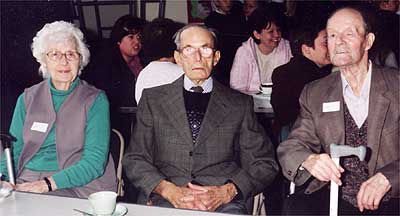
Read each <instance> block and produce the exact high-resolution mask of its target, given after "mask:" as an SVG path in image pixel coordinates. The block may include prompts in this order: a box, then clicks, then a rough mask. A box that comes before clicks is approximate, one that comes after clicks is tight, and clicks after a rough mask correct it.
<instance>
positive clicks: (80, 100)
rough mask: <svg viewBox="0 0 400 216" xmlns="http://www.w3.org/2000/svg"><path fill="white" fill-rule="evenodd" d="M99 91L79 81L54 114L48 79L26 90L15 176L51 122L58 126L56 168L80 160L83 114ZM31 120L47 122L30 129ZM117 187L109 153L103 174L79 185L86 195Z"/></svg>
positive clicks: (36, 146)
mask: <svg viewBox="0 0 400 216" xmlns="http://www.w3.org/2000/svg"><path fill="white" fill-rule="evenodd" d="M99 93H100V90H98V89H96V88H94V87H93V86H90V85H88V84H87V83H86V82H85V81H83V80H80V81H79V83H77V86H76V88H75V89H74V90H73V92H71V94H70V95H69V96H68V97H67V98H66V99H65V101H64V103H63V104H62V105H61V107H60V109H59V111H58V113H56V112H55V111H54V107H53V103H52V99H51V93H50V87H49V85H48V81H47V80H44V81H42V82H41V83H39V84H37V85H34V86H32V87H30V88H28V89H26V90H25V98H24V102H25V107H26V118H25V123H24V129H23V139H24V147H23V149H22V152H21V155H20V157H19V160H18V174H17V177H18V176H19V175H20V174H21V172H22V170H23V167H25V165H26V163H27V162H28V161H29V160H30V159H31V158H32V157H33V156H34V155H35V154H36V153H37V152H38V151H39V149H40V147H41V146H42V144H43V142H44V140H45V139H46V137H47V135H48V133H49V131H50V130H51V128H52V127H53V124H54V123H55V124H56V125H57V127H56V149H57V161H58V165H59V168H60V169H65V168H67V167H69V166H71V165H73V164H75V163H76V162H78V161H79V160H80V159H81V155H82V152H83V146H84V143H85V128H86V114H87V113H88V112H89V109H90V107H91V105H92V104H93V102H94V100H95V98H96V97H97V95H98V94H99ZM34 122H41V123H47V124H48V127H47V131H46V132H45V133H42V132H38V131H32V130H31V126H32V124H33V123H34ZM116 188H117V181H116V175H115V167H114V161H113V159H112V157H111V155H110V156H109V158H108V163H107V165H106V169H105V171H104V174H103V175H102V176H101V177H99V178H97V179H95V180H93V181H92V182H90V183H89V184H87V185H85V186H83V187H82V189H84V191H85V193H87V194H88V195H89V194H90V193H93V192H96V191H101V190H112V191H116Z"/></svg>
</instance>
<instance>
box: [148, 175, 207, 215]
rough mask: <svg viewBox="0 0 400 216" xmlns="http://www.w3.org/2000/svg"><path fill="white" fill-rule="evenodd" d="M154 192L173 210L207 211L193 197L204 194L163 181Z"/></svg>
mask: <svg viewBox="0 0 400 216" xmlns="http://www.w3.org/2000/svg"><path fill="white" fill-rule="evenodd" d="M154 192H156V193H158V194H160V195H161V196H162V197H163V198H165V199H166V200H168V201H169V202H170V203H171V204H172V205H173V206H174V207H175V208H186V209H198V210H207V209H206V207H205V206H204V205H203V204H202V203H201V202H200V201H199V200H198V199H197V198H196V197H195V195H196V194H200V193H204V192H201V191H193V190H191V189H189V188H188V187H186V186H181V187H179V186H176V185H175V184H173V183H171V182H168V181H165V180H163V181H161V183H160V184H159V185H158V186H157V187H156V189H155V190H154Z"/></svg>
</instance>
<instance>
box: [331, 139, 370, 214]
mask: <svg viewBox="0 0 400 216" xmlns="http://www.w3.org/2000/svg"><path fill="white" fill-rule="evenodd" d="M330 150H331V158H332V160H333V162H335V164H336V166H338V167H339V161H340V157H344V156H350V155H355V156H357V157H358V158H359V159H360V161H363V160H364V159H365V155H366V153H367V149H366V148H365V146H358V147H351V146H347V145H337V144H331V145H330ZM338 197H339V186H338V185H337V184H336V183H335V182H334V181H331V195H330V204H329V216H337V215H338V202H339V200H338Z"/></svg>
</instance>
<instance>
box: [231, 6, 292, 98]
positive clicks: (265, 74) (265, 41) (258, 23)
mask: <svg viewBox="0 0 400 216" xmlns="http://www.w3.org/2000/svg"><path fill="white" fill-rule="evenodd" d="M249 25H250V30H251V37H250V38H249V39H248V40H247V41H246V42H244V43H243V45H242V46H241V47H239V49H238V50H237V52H236V55H235V60H234V62H233V65H232V69H231V74H230V76H231V78H230V86H231V88H233V89H236V90H238V91H241V92H256V91H259V88H260V85H261V84H262V83H271V82H272V80H271V76H272V72H273V70H274V69H275V68H276V67H278V66H280V65H283V64H286V63H287V62H289V60H290V58H291V57H292V53H291V51H290V46H289V41H287V40H285V39H283V38H282V34H281V29H280V21H279V18H278V17H277V14H275V13H272V12H269V11H268V10H266V9H264V8H258V9H256V10H255V11H254V12H253V13H252V14H251V15H250V17H249Z"/></svg>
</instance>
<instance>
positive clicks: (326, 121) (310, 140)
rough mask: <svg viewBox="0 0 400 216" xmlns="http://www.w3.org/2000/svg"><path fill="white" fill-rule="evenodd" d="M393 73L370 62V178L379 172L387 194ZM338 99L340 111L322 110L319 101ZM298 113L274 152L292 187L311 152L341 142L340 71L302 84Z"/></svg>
mask: <svg viewBox="0 0 400 216" xmlns="http://www.w3.org/2000/svg"><path fill="white" fill-rule="evenodd" d="M399 83H400V80H399V72H398V71H396V70H393V69H388V68H380V67H378V66H375V65H373V67H372V77H371V88H370V96H369V111H368V117H367V120H368V129H367V130H368V135H367V141H368V144H367V145H368V148H370V150H371V155H370V157H368V156H367V161H368V168H369V174H370V176H372V175H374V174H376V173H377V172H382V173H383V174H384V175H385V176H386V177H387V178H388V179H389V181H390V183H391V185H392V189H391V191H390V193H392V195H393V196H394V197H398V196H399V184H400V183H399V120H400V117H399ZM333 101H340V111H337V112H322V104H323V103H326V102H333ZM300 105H301V112H300V115H299V117H298V118H297V120H296V123H295V125H294V126H293V129H292V132H291V133H290V135H289V137H288V139H287V140H286V141H284V142H282V143H281V144H280V145H279V147H278V150H277V154H278V159H279V162H280V164H281V166H282V170H283V174H284V175H285V176H286V177H287V178H288V179H289V180H290V181H293V182H295V184H296V185H302V184H304V183H305V182H306V181H307V180H308V178H309V177H310V176H311V174H310V173H309V172H308V171H298V168H299V167H300V165H301V163H302V162H303V161H305V160H306V158H307V157H308V156H309V155H310V154H312V153H322V152H326V153H328V154H329V152H330V151H329V145H330V144H331V143H336V144H344V141H345V132H344V114H343V94H342V83H341V78H340V72H335V73H333V74H331V75H329V76H328V77H325V78H323V79H320V80H317V81H315V82H312V83H310V84H309V85H307V86H306V87H305V88H304V90H303V92H302V94H301V97H300ZM325 184H326V182H325V183H324V182H321V181H318V180H316V179H314V180H313V181H312V182H311V183H310V184H309V186H308V187H307V189H306V191H305V193H312V192H314V191H316V190H318V189H320V188H321V187H323V186H324V185H325Z"/></svg>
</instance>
